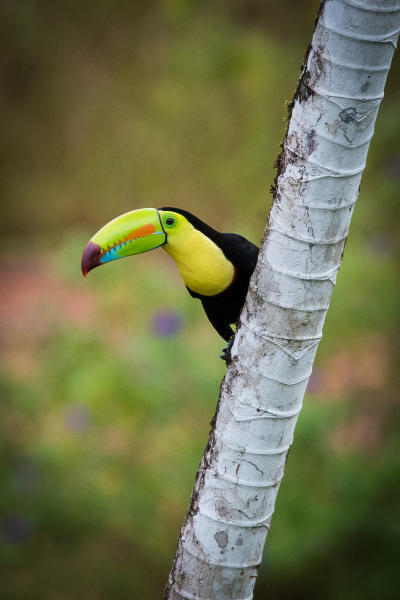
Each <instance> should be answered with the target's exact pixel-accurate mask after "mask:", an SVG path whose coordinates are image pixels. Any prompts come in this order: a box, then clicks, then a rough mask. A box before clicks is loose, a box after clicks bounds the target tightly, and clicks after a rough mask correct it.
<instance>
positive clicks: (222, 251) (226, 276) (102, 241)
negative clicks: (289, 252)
mask: <svg viewBox="0 0 400 600" xmlns="http://www.w3.org/2000/svg"><path fill="white" fill-rule="evenodd" d="M160 246H161V247H162V248H163V249H164V250H165V251H166V252H167V253H168V254H169V255H170V256H171V257H172V258H173V259H174V260H175V262H176V265H177V267H178V270H179V273H180V274H181V277H182V279H183V281H184V283H185V285H186V288H187V290H188V292H189V294H190V295H191V296H192V297H193V298H199V300H201V302H202V304H203V308H204V310H205V312H206V315H207V317H208V319H209V320H210V322H211V324H212V325H213V327H214V328H215V329H216V331H217V332H218V333H219V334H220V335H221V336H222V337H223V338H224V340H226V341H227V342H229V341H230V340H231V338H232V335H233V333H234V331H233V329H232V327H231V325H232V324H235V323H236V322H237V321H238V319H239V315H240V311H241V308H242V306H243V303H244V300H245V297H246V293H247V289H248V287H249V281H250V277H251V275H252V273H253V271H254V268H255V266H256V262H257V256H258V251H259V249H258V247H257V246H256V245H255V244H253V243H252V242H249V240H247V239H246V238H244V237H243V236H241V235H238V234H236V233H220V232H219V231H216V230H215V229H213V228H212V227H210V226H209V225H207V224H206V223H204V222H203V221H201V220H200V219H198V218H197V217H195V216H194V215H192V214H191V213H190V212H188V211H186V210H182V209H180V208H173V207H169V206H167V207H163V208H159V209H156V208H141V209H139V210H133V211H130V212H127V213H125V214H123V215H121V216H119V217H117V218H116V219H113V220H112V221H110V222H109V223H107V224H106V225H104V227H102V228H101V229H100V230H99V231H98V232H97V233H96V234H95V235H94V236H93V237H92V239H91V240H90V241H89V243H88V244H87V246H86V247H85V249H84V251H83V255H82V264H81V267H82V273H83V275H84V276H85V277H86V275H87V274H88V272H89V271H90V270H91V269H94V268H95V267H98V266H100V265H102V264H105V263H108V262H110V261H113V260H116V259H118V258H124V257H125V256H130V255H132V254H140V253H142V252H148V251H149V250H153V249H155V248H159V247H160ZM222 358H225V359H228V358H229V344H228V347H227V348H226V349H225V351H224V354H223V355H222Z"/></svg>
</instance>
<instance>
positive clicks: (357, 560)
mask: <svg viewBox="0 0 400 600" xmlns="http://www.w3.org/2000/svg"><path fill="white" fill-rule="evenodd" d="M317 6H318V3H317V2H303V3H297V2H294V1H293V0H283V1H282V2H280V3H279V4H276V3H273V2H267V1H261V0H232V1H230V2H228V1H220V2H211V0H205V1H204V2H201V3H199V2H194V1H193V0H158V1H153V2H148V3H139V2H131V3H129V2H123V1H122V0H113V1H111V0H97V2H93V1H89V0H86V1H83V2H80V3H74V2H67V1H65V0H62V1H59V2H56V3H54V2H50V1H48V0H38V1H33V0H19V1H18V2H15V1H11V0H4V1H3V2H2V3H1V6H0V15H1V18H0V30H1V36H0V39H1V42H0V45H1V53H0V72H1V75H2V82H3V83H2V91H3V93H2V95H1V98H0V107H1V110H2V113H3V125H2V138H3V140H2V141H3V143H2V146H1V148H2V150H1V159H2V160H1V166H0V170H1V171H0V172H1V182H2V186H3V187H2V197H3V199H4V202H3V206H4V209H3V215H2V223H1V224H2V237H3V245H4V249H3V250H4V258H3V262H2V267H1V278H0V287H1V297H2V303H1V306H0V311H1V335H2V341H1V346H0V351H1V358H2V362H1V379H0V382H1V383H0V386H1V398H2V419H1V421H0V448H1V450H0V477H1V494H0V569H1V579H0V595H1V597H2V598H7V600H8V599H10V600H22V599H23V600H36V599H37V598H40V599H43V600H64V599H65V600H67V599H68V600H70V599H79V600H80V599H85V600H86V599H87V600H91V599H93V600H95V599H96V600H100V599H101V600H103V599H104V600H105V599H108V598H112V597H115V598H120V599H124V598H141V599H143V600H147V599H148V600H155V599H156V598H160V597H161V591H162V589H163V586H164V584H165V581H166V577H167V574H168V571H169V568H170V565H171V562H172V558H173V555H174V552H175V547H176V542H177V537H178V532H179V527H180V525H181V523H182V521H183V517H184V514H185V511H186V507H187V504H188V500H189V496H190V492H191V489H192V485H193V480H194V475H195V471H196V468H197V465H198V463H199V461H200V458H201V453H202V450H203V447H204V445H205V443H206V439H207V434H208V428H209V420H210V418H211V416H212V414H213V411H214V407H215V402H216V398H217V392H218V386H219V382H220V380H221V377H222V375H223V372H224V365H223V363H222V361H220V360H219V359H218V353H219V350H220V348H221V347H222V345H221V344H223V342H222V340H219V339H218V337H217V336H216V334H215V332H214V331H213V330H212V329H211V327H210V325H209V324H208V323H207V321H206V319H205V317H204V315H203V313H202V309H201V306H199V303H197V302H194V301H193V300H192V299H190V298H189V296H188V295H187V293H186V291H185V288H184V286H183V284H182V282H181V281H180V279H179V277H178V275H177V272H176V269H175V267H174V265H173V264H172V263H171V261H170V259H169V258H168V257H167V256H166V255H164V253H163V252H162V250H157V251H155V252H153V253H151V254H149V255H144V256H140V257H136V258H134V259H129V260H128V261H118V262H116V263H115V264H113V265H112V266H107V267H104V268H103V269H99V270H96V271H95V272H94V273H93V274H92V273H91V274H90V276H89V277H88V280H87V281H83V280H82V279H81V276H80V272H79V260H80V254H81V251H82V248H83V246H84V245H85V243H86V242H87V240H88V238H89V237H90V235H91V234H92V233H93V232H94V231H95V230H96V229H98V228H99V226H101V225H102V224H103V223H104V222H105V221H106V220H108V219H110V218H111V217H114V216H116V215H118V214H120V213H121V212H123V211H125V210H131V209H133V208H138V207H141V206H162V205H165V204H168V205H177V206H181V207H183V208H187V209H188V210H191V211H193V212H194V213H195V214H198V215H199V216H200V217H202V218H204V219H205V220H206V221H208V222H210V223H211V224H214V225H215V226H216V227H219V228H220V229H222V230H225V231H228V230H231V231H238V232H240V233H243V234H244V235H247V236H248V237H249V238H250V239H252V240H253V241H255V242H257V241H258V240H259V239H260V237H261V235H262V231H263V228H264V226H265V222H266V218H267V214H268V209H269V202H270V200H269V196H268V193H267V191H268V187H269V185H270V184H271V182H272V179H273V168H272V165H273V162H274V160H275V157H276V155H277V154H278V151H279V144H280V142H281V140H282V137H283V134H284V130H285V101H287V100H290V99H291V97H292V94H293V90H294V87H295V83H296V78H297V75H298V73H299V66H300V63H301V59H302V57H303V55H304V52H305V49H306V46H307V44H308V43H309V40H310V37H311V34H312V30H313V24H314V18H315V14H316V10H317ZM399 82H400V72H399V65H398V60H397V64H396V61H395V64H394V68H393V70H392V73H391V75H390V77H389V82H388V87H387V94H386V98H385V101H384V102H383V106H382V111H381V114H380V115H379V119H378V123H377V131H376V136H375V138H374V140H373V143H372V147H371V152H370V155H369V159H368V169H367V172H366V174H365V177H364V180H363V184H362V188H361V195H360V200H359V203H358V206H357V208H356V211H355V215H354V219H353V223H352V231H351V235H350V238H349V241H348V244H347V247H346V253H345V261H344V264H343V267H342V269H341V272H340V274H339V277H338V286H337V289H336V290H335V292H334V295H333V299H332V306H331V310H330V313H329V315H328V318H327V322H326V325H325V337H324V340H323V342H322V343H321V347H320V350H319V353H318V358H317V363H316V366H315V369H314V373H313V376H312V378H311V380H310V385H309V390H308V394H307V396H306V398H305V403H304V404H305V405H304V409H303V412H302V414H301V416H300V420H299V424H298V427H297V431H296V440H295V443H294V446H293V450H292V451H291V454H290V458H289V460H288V463H287V469H286V474H285V478H284V480H283V483H282V489H281V491H280V493H279V496H278V502H277V509H276V513H275V516H274V520H273V527H272V530H271V533H270V535H269V538H268V541H267V546H266V551H265V561H264V562H265V564H264V565H263V568H262V571H261V575H260V577H259V581H258V583H257V586H256V593H255V599H256V600H257V598H258V599H261V598H264V597H266V596H267V594H269V595H271V597H275V598H279V599H282V600H284V599H287V598H293V597H303V596H304V597H307V598H309V599H313V598H315V599H320V598H324V599H325V598H326V599H327V600H336V599H337V598H343V599H344V600H346V599H349V600H350V599H351V600H354V599H356V600H357V599H358V598H360V599H361V598H362V599H363V600H364V599H365V598H370V599H375V598H380V599H391V598H397V595H398V591H397V587H398V585H397V565H398V563H399V560H400V551H399V536H400V531H399V529H400V514H399V512H400V511H399V503H398V496H399V484H398V481H399V472H400V464H399V463H400V458H399V457H400V440H399V434H398V431H399V425H400V415H399V405H398V389H399V384H400V381H399V369H398V364H399V355H400V348H399V341H398V339H399V336H398V332H399V319H400V317H399V309H398V305H399V302H398V297H399V274H398V263H399V239H400V235H399V218H400V207H399V202H398V198H399V188H400V166H399V163H400V147H399V139H400V117H399V111H398V105H399ZM310 490H311V493H310Z"/></svg>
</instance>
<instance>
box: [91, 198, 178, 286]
mask: <svg viewBox="0 0 400 600" xmlns="http://www.w3.org/2000/svg"><path fill="white" fill-rule="evenodd" d="M166 241H167V234H166V233H165V231H164V229H163V226H162V224H161V219H160V215H159V213H158V211H157V210H156V209H155V208H141V209H139V210H132V211H131V212H128V213H125V214H123V215H121V216H120V217H117V218H116V219H113V220H112V221H110V222H109V223H107V225H104V227H102V228H101V229H100V230H99V231H98V232H97V233H96V234H95V235H94V236H93V237H92V239H91V240H90V242H89V243H88V244H87V246H86V248H85V249H84V251H83V254H82V263H81V267H82V273H83V275H84V276H85V277H86V275H87V274H88V273H89V271H91V270H92V269H94V268H95V267H98V266H100V265H102V264H104V263H107V262H110V261H112V260H116V259H117V258H124V257H125V256H130V255H131V254H141V253H142V252H148V251H149V250H154V248H158V247H159V246H162V245H163V244H165V242H166Z"/></svg>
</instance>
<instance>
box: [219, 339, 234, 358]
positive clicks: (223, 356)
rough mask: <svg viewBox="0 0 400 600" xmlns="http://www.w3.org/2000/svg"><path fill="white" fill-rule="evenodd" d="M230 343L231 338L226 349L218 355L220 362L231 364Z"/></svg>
mask: <svg viewBox="0 0 400 600" xmlns="http://www.w3.org/2000/svg"><path fill="white" fill-rule="evenodd" d="M232 343H233V337H231V339H230V340H229V342H228V345H227V346H226V348H223V349H222V354H220V355H219V357H220V358H222V360H225V361H226V362H231V360H232V356H231V348H232Z"/></svg>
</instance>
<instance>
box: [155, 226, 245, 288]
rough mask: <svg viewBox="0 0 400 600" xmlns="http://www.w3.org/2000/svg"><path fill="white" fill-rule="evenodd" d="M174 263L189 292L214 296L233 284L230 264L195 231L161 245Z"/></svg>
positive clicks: (186, 232)
mask: <svg viewBox="0 0 400 600" xmlns="http://www.w3.org/2000/svg"><path fill="white" fill-rule="evenodd" d="M162 247H163V248H164V250H165V251H166V252H168V254H169V255H170V256H172V258H173V259H174V260H175V262H176V265H177V267H178V270H179V273H180V274H181V277H182V279H183V281H184V282H185V285H187V286H188V287H189V288H190V289H191V290H192V291H193V292H196V293H197V294H202V295H204V296H215V295H216V294H220V293H221V292H223V291H224V290H225V289H226V288H227V287H228V286H229V285H230V284H231V283H232V281H233V277H234V267H233V264H232V263H231V262H230V261H229V260H228V259H227V258H226V257H225V255H224V253H223V252H222V250H221V248H219V247H218V246H217V245H216V244H214V242H213V241H211V240H210V238H208V237H207V236H206V235H204V234H203V233H201V232H200V231H198V230H197V229H195V228H191V229H190V230H189V231H188V230H186V231H185V235H182V236H174V237H172V236H171V238H169V239H168V241H167V243H166V244H165V245H164V246H162Z"/></svg>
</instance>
